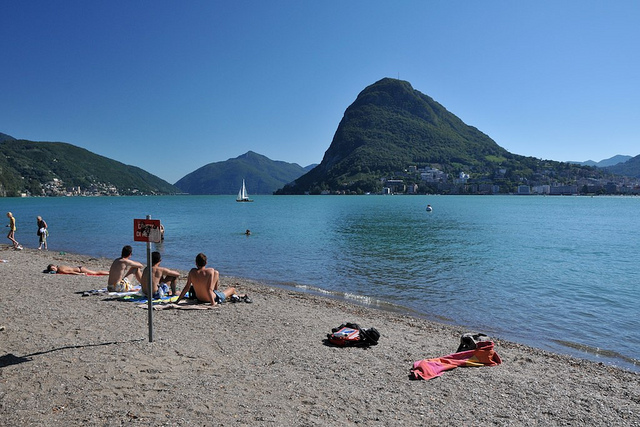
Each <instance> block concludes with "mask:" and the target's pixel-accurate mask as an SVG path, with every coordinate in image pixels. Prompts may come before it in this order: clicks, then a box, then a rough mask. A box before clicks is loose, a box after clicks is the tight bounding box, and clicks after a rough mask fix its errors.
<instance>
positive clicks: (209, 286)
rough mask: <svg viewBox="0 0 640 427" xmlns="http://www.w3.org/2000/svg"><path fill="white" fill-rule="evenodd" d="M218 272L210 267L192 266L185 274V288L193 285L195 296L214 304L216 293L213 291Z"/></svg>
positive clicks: (217, 280)
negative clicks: (186, 274) (187, 273)
mask: <svg viewBox="0 0 640 427" xmlns="http://www.w3.org/2000/svg"><path fill="white" fill-rule="evenodd" d="M219 279H220V273H218V272H217V271H216V270H215V269H213V268H210V267H201V268H192V269H191V270H190V271H189V275H188V276H187V285H186V286H185V288H187V287H188V286H189V285H192V286H193V290H194V291H195V293H196V298H198V300H199V301H202V302H209V303H212V304H211V305H216V295H215V293H214V292H213V291H215V290H217V289H218V282H219Z"/></svg>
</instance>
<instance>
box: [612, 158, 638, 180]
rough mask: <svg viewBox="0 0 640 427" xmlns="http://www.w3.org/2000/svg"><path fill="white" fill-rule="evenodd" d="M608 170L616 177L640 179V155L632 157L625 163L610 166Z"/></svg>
mask: <svg viewBox="0 0 640 427" xmlns="http://www.w3.org/2000/svg"><path fill="white" fill-rule="evenodd" d="M607 170H608V171H609V172H611V173H615V174H616V175H624V176H630V177H634V178H640V155H638V156H636V157H632V158H631V159H629V160H627V161H626V162H624V163H618V164H616V165H614V166H609V167H607Z"/></svg>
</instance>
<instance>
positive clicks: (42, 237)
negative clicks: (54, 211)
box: [7, 212, 49, 251]
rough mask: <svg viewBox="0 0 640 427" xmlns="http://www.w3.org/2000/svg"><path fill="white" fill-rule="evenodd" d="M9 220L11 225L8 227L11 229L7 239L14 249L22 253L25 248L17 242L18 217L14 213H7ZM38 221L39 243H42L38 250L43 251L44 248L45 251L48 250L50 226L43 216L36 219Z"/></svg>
mask: <svg viewBox="0 0 640 427" xmlns="http://www.w3.org/2000/svg"><path fill="white" fill-rule="evenodd" d="M7 218H9V224H7V227H9V234H7V239H9V240H10V241H11V243H12V245H13V249H15V250H18V251H20V250H22V249H23V248H22V245H21V244H20V243H18V241H17V240H16V230H17V229H18V228H17V227H16V217H14V216H13V213H11V212H7ZM36 221H37V225H38V231H37V234H38V241H39V243H40V245H39V246H38V249H42V248H43V247H44V250H47V236H48V235H49V226H48V225H47V222H46V221H45V220H44V219H42V217H41V216H38V217H37V218H36Z"/></svg>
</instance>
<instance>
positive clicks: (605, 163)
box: [569, 154, 633, 168]
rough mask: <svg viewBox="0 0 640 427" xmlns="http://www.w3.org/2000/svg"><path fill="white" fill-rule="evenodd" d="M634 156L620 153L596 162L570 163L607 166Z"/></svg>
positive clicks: (599, 166)
mask: <svg viewBox="0 0 640 427" xmlns="http://www.w3.org/2000/svg"><path fill="white" fill-rule="evenodd" d="M632 158H633V157H631V156H624V155H622V154H618V155H616V156H613V157H610V158H608V159H604V160H600V161H599V162H595V161H593V160H587V161H586V162H574V161H572V162H569V163H575V164H578V165H582V166H595V167H598V168H606V167H609V166H614V165H617V164H618V163H624V162H626V161H627V160H630V159H632Z"/></svg>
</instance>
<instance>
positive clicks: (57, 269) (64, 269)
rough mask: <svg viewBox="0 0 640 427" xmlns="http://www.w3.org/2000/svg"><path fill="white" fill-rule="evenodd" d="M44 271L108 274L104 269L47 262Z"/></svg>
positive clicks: (77, 274)
mask: <svg viewBox="0 0 640 427" xmlns="http://www.w3.org/2000/svg"><path fill="white" fill-rule="evenodd" d="M44 272H45V273H51V274H74V275H76V276H108V275H109V272H108V271H104V270H99V271H93V270H89V269H88V268H87V267H83V266H81V265H79V266H77V267H71V266H68V265H53V264H49V265H48V266H47V269H46V270H45V271H44Z"/></svg>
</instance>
